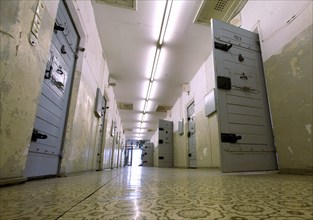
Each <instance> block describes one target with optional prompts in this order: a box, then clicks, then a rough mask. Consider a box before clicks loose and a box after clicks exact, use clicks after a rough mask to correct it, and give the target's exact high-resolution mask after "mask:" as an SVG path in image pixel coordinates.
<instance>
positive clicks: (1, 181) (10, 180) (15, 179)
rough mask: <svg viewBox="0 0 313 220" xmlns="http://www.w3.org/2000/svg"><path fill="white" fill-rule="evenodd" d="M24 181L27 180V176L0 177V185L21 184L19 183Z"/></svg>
mask: <svg viewBox="0 0 313 220" xmlns="http://www.w3.org/2000/svg"><path fill="white" fill-rule="evenodd" d="M26 181H27V178H26V177H23V176H21V177H12V178H5V179H0V187H2V186H9V185H15V184H21V183H25V182H26Z"/></svg>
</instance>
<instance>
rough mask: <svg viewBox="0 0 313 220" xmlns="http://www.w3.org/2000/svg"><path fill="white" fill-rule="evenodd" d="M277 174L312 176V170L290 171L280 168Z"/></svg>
mask: <svg viewBox="0 0 313 220" xmlns="http://www.w3.org/2000/svg"><path fill="white" fill-rule="evenodd" d="M278 173H279V174H297V175H310V176H313V169H291V168H281V169H280V170H279V171H278Z"/></svg>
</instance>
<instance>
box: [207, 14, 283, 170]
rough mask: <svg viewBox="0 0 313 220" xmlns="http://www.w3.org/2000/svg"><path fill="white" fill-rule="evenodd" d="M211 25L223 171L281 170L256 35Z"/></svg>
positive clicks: (226, 25)
mask: <svg viewBox="0 0 313 220" xmlns="http://www.w3.org/2000/svg"><path fill="white" fill-rule="evenodd" d="M211 27H212V33H213V35H212V36H213V37H214V38H213V39H214V45H213V53H214V54H213V55H214V56H213V57H214V71H215V79H216V87H217V88H218V89H217V101H218V105H217V113H218V120H219V132H220V137H219V139H220V147H221V149H220V150H221V169H222V172H237V171H261V170H263V171H264V170H277V162H276V150H275V145H274V139H273V134H272V126H271V119H270V112H269V107H268V101H267V94H266V87H265V79H264V72H263V63H262V58H261V50H260V44H259V37H258V34H256V33H253V32H250V31H247V30H244V29H241V28H238V27H235V26H232V25H229V24H226V23H223V22H220V21H217V20H212V23H211Z"/></svg>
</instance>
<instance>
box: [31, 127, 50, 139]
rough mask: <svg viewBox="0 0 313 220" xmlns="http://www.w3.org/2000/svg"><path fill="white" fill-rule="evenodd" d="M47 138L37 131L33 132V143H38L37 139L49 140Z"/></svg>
mask: <svg viewBox="0 0 313 220" xmlns="http://www.w3.org/2000/svg"><path fill="white" fill-rule="evenodd" d="M47 138H48V136H47V135H45V134H41V133H39V132H38V131H37V130H36V129H34V130H33V133H32V141H34V142H36V141H37V139H47Z"/></svg>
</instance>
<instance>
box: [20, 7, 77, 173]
mask: <svg viewBox="0 0 313 220" xmlns="http://www.w3.org/2000/svg"><path fill="white" fill-rule="evenodd" d="M78 41H79V37H78V34H77V32H76V30H75V27H74V25H73V23H72V21H71V19H70V17H69V14H68V12H67V9H66V7H65V5H64V3H63V1H60V3H59V9H58V12H57V18H56V21H55V26H54V32H53V36H52V43H51V47H50V57H49V61H48V63H47V68H46V72H45V73H43V74H44V75H45V79H44V82H43V85H42V91H41V94H40V99H39V103H38V107H37V113H36V119H35V123H34V130H33V135H32V141H31V144H30V147H29V152H28V158H27V162H26V168H25V176H26V177H38V176H48V175H56V174H57V173H58V166H59V159H60V158H61V157H62V153H61V146H62V142H63V131H64V125H65V118H66V114H67V106H68V97H69V92H70V88H71V82H72V73H73V69H74V65H75V51H76V48H77V45H78Z"/></svg>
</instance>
